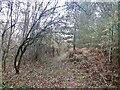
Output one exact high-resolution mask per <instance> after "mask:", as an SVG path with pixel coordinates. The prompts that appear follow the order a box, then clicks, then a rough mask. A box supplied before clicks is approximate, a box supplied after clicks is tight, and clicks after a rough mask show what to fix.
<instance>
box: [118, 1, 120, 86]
mask: <svg viewBox="0 0 120 90" xmlns="http://www.w3.org/2000/svg"><path fill="white" fill-rule="evenodd" d="M118 75H119V79H118V88H120V86H119V85H120V1H119V2H118Z"/></svg>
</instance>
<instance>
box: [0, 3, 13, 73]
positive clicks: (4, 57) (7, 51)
mask: <svg viewBox="0 0 120 90" xmlns="http://www.w3.org/2000/svg"><path fill="white" fill-rule="evenodd" d="M12 6H13V2H11V8H10V9H11V13H10V16H11V27H10V35H9V39H8V44H7V47H6V49H5V51H4V53H3V58H2V61H3V71H5V69H6V59H7V57H8V53H9V48H10V42H11V37H12V33H13V28H12V27H13V26H12V9H13V8H12Z"/></svg>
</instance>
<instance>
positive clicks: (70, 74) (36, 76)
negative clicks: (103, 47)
mask: <svg viewBox="0 0 120 90" xmlns="http://www.w3.org/2000/svg"><path fill="white" fill-rule="evenodd" d="M66 56H67V53H63V54H61V55H60V56H56V57H54V58H51V59H49V58H48V59H47V60H43V61H42V62H30V63H28V62H27V64H25V65H22V66H21V68H20V74H19V75H18V74H15V71H14V68H13V65H11V64H10V66H8V67H9V68H7V70H6V72H5V73H3V84H4V85H3V87H15V88H16V87H18V88H19V87H24V88H25V87H27V88H31V87H33V88H34V87H35V88H52V87H58V88H81V87H106V86H107V85H108V84H106V82H104V80H103V79H104V78H103V77H101V76H99V75H100V74H105V75H112V73H109V72H108V73H107V71H106V70H104V71H101V70H102V69H101V67H102V68H104V66H106V65H107V62H105V60H101V63H100V61H99V60H98V59H96V60H93V59H92V58H93V56H89V60H84V59H83V60H81V61H80V62H78V63H76V64H74V62H70V61H68V60H67V59H66ZM94 57H95V56H94ZM104 64H106V65H104ZM109 66H110V65H109ZM112 66H113V65H112ZM106 67H107V66H106ZM110 67H111V66H110Z"/></svg>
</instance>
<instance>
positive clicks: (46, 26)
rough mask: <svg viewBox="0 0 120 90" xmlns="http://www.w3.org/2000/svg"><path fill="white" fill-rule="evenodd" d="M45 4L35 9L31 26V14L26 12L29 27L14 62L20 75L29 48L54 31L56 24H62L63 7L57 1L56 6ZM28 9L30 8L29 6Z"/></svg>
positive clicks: (25, 31) (42, 3)
mask: <svg viewBox="0 0 120 90" xmlns="http://www.w3.org/2000/svg"><path fill="white" fill-rule="evenodd" d="M44 4H45V2H40V3H38V5H36V6H35V7H33V10H34V12H35V13H33V14H32V17H33V18H32V23H30V22H29V23H30V24H29V25H28V20H29V21H30V18H27V17H28V15H29V13H28V12H26V15H25V17H26V18H25V19H27V20H25V23H27V25H26V26H25V25H24V33H23V34H24V39H23V41H22V42H21V44H20V45H19V47H18V50H17V54H16V56H15V60H14V67H15V70H16V73H19V68H20V64H21V59H22V57H23V54H24V53H25V51H26V50H27V47H28V46H30V45H31V44H33V43H34V42H36V41H37V39H38V38H40V37H43V36H44V35H45V34H47V33H49V31H51V30H52V27H53V26H54V25H55V24H56V23H60V22H61V19H60V16H61V15H60V13H58V10H59V9H60V7H63V6H58V5H57V4H58V2H57V1H56V0H55V2H54V5H53V3H52V6H51V1H48V2H47V3H46V4H45V5H44ZM27 5H28V4H27ZM27 7H29V5H28V6H27ZM25 23H24V24H25ZM28 27H29V28H28ZM25 29H26V30H25ZM27 29H28V30H27Z"/></svg>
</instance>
